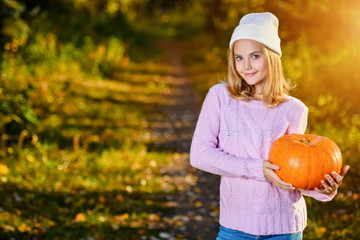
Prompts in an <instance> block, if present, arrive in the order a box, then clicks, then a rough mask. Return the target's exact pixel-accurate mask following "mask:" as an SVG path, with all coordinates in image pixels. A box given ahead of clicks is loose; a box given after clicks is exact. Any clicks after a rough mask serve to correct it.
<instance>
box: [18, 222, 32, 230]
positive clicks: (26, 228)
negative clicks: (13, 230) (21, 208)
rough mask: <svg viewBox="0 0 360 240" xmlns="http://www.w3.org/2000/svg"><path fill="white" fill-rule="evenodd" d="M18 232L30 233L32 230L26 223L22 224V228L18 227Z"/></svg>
mask: <svg viewBox="0 0 360 240" xmlns="http://www.w3.org/2000/svg"><path fill="white" fill-rule="evenodd" d="M18 230H19V231H20V232H30V231H31V228H30V227H29V226H28V225H26V224H25V223H22V224H20V226H19V227H18Z"/></svg>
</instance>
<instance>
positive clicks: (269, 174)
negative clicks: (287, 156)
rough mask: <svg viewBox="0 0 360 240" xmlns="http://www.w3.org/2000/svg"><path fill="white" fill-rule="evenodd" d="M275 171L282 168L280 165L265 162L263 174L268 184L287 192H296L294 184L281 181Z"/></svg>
mask: <svg viewBox="0 0 360 240" xmlns="http://www.w3.org/2000/svg"><path fill="white" fill-rule="evenodd" d="M274 170H280V167H279V166H278V165H275V164H272V163H271V162H269V161H264V162H263V172H264V176H265V178H266V180H267V181H268V182H270V183H272V184H274V185H275V186H277V187H278V188H280V189H282V190H285V191H293V190H295V187H294V186H293V185H292V184H290V183H287V182H284V181H283V180H281V179H280V178H279V176H278V175H277V174H276V172H275V171H274Z"/></svg>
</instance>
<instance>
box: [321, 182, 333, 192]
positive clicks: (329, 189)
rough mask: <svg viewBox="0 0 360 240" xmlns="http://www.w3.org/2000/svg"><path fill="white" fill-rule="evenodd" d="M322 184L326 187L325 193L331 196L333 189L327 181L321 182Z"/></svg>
mask: <svg viewBox="0 0 360 240" xmlns="http://www.w3.org/2000/svg"><path fill="white" fill-rule="evenodd" d="M321 184H322V185H323V187H324V190H325V193H327V194H330V193H331V192H332V188H331V187H330V186H329V185H328V184H327V183H326V182H325V181H321Z"/></svg>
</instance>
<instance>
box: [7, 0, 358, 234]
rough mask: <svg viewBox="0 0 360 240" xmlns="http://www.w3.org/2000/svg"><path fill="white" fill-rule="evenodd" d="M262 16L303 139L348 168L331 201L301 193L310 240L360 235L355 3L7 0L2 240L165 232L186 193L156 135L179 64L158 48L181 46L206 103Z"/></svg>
mask: <svg viewBox="0 0 360 240" xmlns="http://www.w3.org/2000/svg"><path fill="white" fill-rule="evenodd" d="M260 11H270V12H273V13H274V14H275V15H276V16H277V17H278V18H279V20H280V29H279V31H280V32H279V34H280V37H281V39H282V50H283V56H282V61H283V64H284V68H285V74H286V76H287V77H288V78H289V79H291V80H292V81H293V82H294V83H296V85H297V87H296V89H295V90H294V91H293V92H292V94H293V95H295V96H296V97H298V98H300V99H301V100H302V101H303V102H304V103H305V104H306V105H307V106H309V110H310V111H309V124H308V129H307V133H313V134H318V135H322V136H327V137H329V138H331V139H332V140H334V141H335V142H336V143H337V144H338V146H339V147H340V149H341V150H342V153H343V159H344V164H349V165H350V166H351V169H350V171H349V173H348V175H347V177H346V178H345V182H344V183H343V185H342V186H341V190H340V191H339V193H338V195H337V196H336V198H335V199H334V200H333V201H332V202H329V203H321V202H317V201H315V200H313V199H310V198H306V201H307V203H308V214H309V220H308V228H307V229H306V230H305V238H304V239H359V238H360V228H359V227H358V226H359V224H360V211H359V210H360V206H359V193H360V174H359V172H358V171H357V169H359V167H360V160H359V158H360V108H359V107H360V106H359V100H360V98H359V96H360V71H359V67H358V65H359V61H358V58H359V56H360V55H359V54H360V44H359V42H360V1H357V0H336V1H334V0H318V1H310V0H294V1H287V0H274V1H270V0H199V1H184V0H133V1H131V0H1V7H0V18H1V33H0V34H1V35H0V54H1V57H0V58H1V63H0V64H1V76H0V239H165V238H168V237H167V235H166V234H164V232H166V226H167V225H166V224H163V223H162V222H163V215H162V214H163V213H164V212H169V211H172V210H171V209H172V208H171V206H170V207H169V206H164V199H166V197H167V195H168V194H171V193H176V192H181V191H183V190H184V189H185V188H186V187H183V186H181V185H178V184H176V182H175V181H174V180H173V179H171V178H169V177H168V176H167V175H164V174H163V168H164V166H167V165H168V164H170V163H171V162H173V161H175V160H176V159H180V158H181V156H182V155H181V153H179V152H177V151H174V150H173V149H171V148H164V147H161V146H160V145H156V144H154V143H153V138H152V135H151V133H150V132H149V126H150V125H151V124H152V123H151V122H152V121H153V120H154V119H155V118H156V119H157V120H158V119H160V120H161V119H163V118H164V116H163V114H162V113H161V111H160V110H159V109H158V106H160V105H161V104H163V103H165V102H166V101H167V100H166V99H162V100H161V99H159V98H157V96H158V95H159V94H163V93H164V92H166V91H168V90H169V89H170V88H171V86H170V84H169V83H167V82H166V81H165V82H163V81H160V80H159V79H160V78H161V77H162V76H171V75H172V74H173V71H174V69H173V68H171V67H169V65H167V60H166V59H165V58H164V50H163V49H162V48H161V46H162V45H164V42H165V44H166V43H169V42H171V43H176V44H177V45H176V46H182V48H181V57H182V61H183V63H184V65H185V68H186V74H187V77H188V78H189V79H190V80H191V83H192V85H193V86H194V88H195V89H196V91H197V93H198V94H199V95H200V98H203V97H204V96H205V94H206V92H207V90H208V88H209V87H210V86H212V85H214V84H216V83H217V82H219V81H220V80H223V79H224V78H225V77H226V70H227V65H226V64H227V60H226V59H227V48H228V41H229V39H230V36H231V33H232V30H233V29H234V27H235V26H236V25H237V24H238V21H239V19H240V18H241V16H243V15H244V14H246V13H249V12H260ZM154 103H156V104H154ZM164 141H170V140H167V139H166V136H165V139H164ZM197 204H198V205H199V206H200V205H201V204H200V203H197ZM165 205H166V204H165ZM170 205H171V204H170ZM176 224H178V225H181V223H179V222H177V223H176ZM177 238H178V239H182V238H184V237H183V236H180V235H179V236H177Z"/></svg>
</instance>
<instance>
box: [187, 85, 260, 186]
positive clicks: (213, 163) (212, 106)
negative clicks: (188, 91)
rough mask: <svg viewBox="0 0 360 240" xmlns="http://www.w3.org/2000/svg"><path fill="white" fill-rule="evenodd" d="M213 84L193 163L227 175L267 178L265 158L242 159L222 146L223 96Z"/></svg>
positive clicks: (194, 146) (198, 127) (196, 138)
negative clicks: (265, 175)
mask: <svg viewBox="0 0 360 240" xmlns="http://www.w3.org/2000/svg"><path fill="white" fill-rule="evenodd" d="M216 90H220V89H219V86H215V87H212V88H211V89H210V90H209V93H208V94H207V96H206V98H205V100H204V103H203V106H202V109H201V112H200V116H199V119H198V122H197V125H196V129H195V132H194V136H193V139H192V143H191V149H190V163H191V165H192V166H193V167H196V168H198V169H201V170H203V171H206V172H209V173H213V174H217V175H221V176H226V177H246V178H255V179H258V180H264V181H265V178H264V173H263V168H262V162H263V161H264V160H263V159H243V158H238V157H235V156H233V155H230V154H228V153H226V152H224V151H222V150H221V149H220V148H219V139H218V135H219V130H220V110H221V107H222V106H221V105H222V104H224V102H223V101H221V100H222V99H221V96H219V94H218V93H217V91H216Z"/></svg>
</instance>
